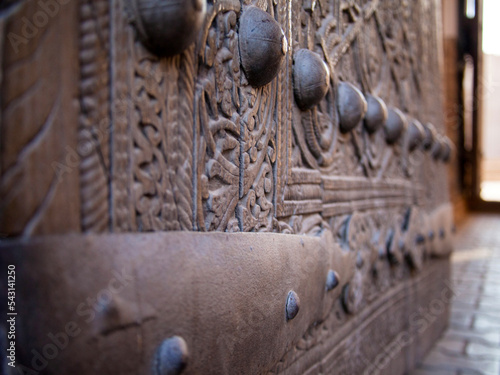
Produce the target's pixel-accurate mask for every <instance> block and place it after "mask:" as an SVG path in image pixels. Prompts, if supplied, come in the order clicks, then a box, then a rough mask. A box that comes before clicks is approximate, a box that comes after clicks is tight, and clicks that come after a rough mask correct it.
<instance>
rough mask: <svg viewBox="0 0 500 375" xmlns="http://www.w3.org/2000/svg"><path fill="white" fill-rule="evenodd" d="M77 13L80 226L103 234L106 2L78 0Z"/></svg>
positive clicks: (107, 157)
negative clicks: (78, 43) (78, 41)
mask: <svg viewBox="0 0 500 375" xmlns="http://www.w3.org/2000/svg"><path fill="white" fill-rule="evenodd" d="M79 11H80V56H79V58H80V116H79V129H78V151H79V154H80V157H81V161H80V197H81V226H82V231H84V232H105V231H107V230H108V229H109V224H110V223H109V203H110V202H109V198H110V191H109V170H110V152H109V148H110V144H109V140H110V118H109V105H110V96H109V95H110V86H109V85H110V79H109V78H110V77H109V43H110V9H109V2H108V1H107V0H95V1H90V0H81V2H80V8H79Z"/></svg>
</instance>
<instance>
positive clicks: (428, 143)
mask: <svg viewBox="0 0 500 375" xmlns="http://www.w3.org/2000/svg"><path fill="white" fill-rule="evenodd" d="M435 137H436V128H435V127H434V125H432V124H431V123H427V124H425V125H424V139H423V141H422V146H423V147H424V150H425V151H429V150H430V149H431V148H432V144H433V143H434V138H435Z"/></svg>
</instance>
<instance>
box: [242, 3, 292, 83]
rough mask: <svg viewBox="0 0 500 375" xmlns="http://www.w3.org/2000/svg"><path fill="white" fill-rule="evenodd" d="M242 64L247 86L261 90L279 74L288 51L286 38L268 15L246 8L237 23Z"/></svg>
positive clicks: (256, 9) (254, 8) (258, 10)
mask: <svg viewBox="0 0 500 375" xmlns="http://www.w3.org/2000/svg"><path fill="white" fill-rule="evenodd" d="M239 41H240V55H241V64H242V66H243V70H244V72H245V75H246V77H247V80H248V83H250V85H252V86H254V87H260V86H264V85H266V84H268V83H269V82H271V81H272V80H273V79H274V77H276V75H277V74H278V72H279V70H280V68H281V64H282V62H283V59H284V57H285V55H286V53H287V50H288V42H287V40H286V37H285V34H284V33H283V30H282V29H281V27H280V25H279V24H278V22H276V20H275V19H274V18H273V17H271V15H270V14H269V13H266V12H264V11H263V10H261V9H259V8H257V7H255V6H249V7H248V8H247V9H246V10H245V11H244V12H243V15H242V16H241V19H240V39H239Z"/></svg>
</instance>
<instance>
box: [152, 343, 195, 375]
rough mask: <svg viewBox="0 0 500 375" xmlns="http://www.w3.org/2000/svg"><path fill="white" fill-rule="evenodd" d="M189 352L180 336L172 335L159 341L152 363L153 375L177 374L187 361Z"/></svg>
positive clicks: (181, 370)
mask: <svg viewBox="0 0 500 375" xmlns="http://www.w3.org/2000/svg"><path fill="white" fill-rule="evenodd" d="M188 357H189V352H188V347H187V344H186V342H185V341H184V339H183V338H182V337H179V336H173V337H170V338H168V339H166V340H165V341H163V342H162V343H161V345H160V346H159V347H158V349H157V350H156V355H155V358H154V363H153V374H154V375H179V374H181V373H182V372H183V371H184V369H185V367H186V365H187V361H188Z"/></svg>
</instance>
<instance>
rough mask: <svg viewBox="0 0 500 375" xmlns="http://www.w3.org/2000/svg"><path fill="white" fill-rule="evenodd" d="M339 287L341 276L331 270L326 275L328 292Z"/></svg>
mask: <svg viewBox="0 0 500 375" xmlns="http://www.w3.org/2000/svg"><path fill="white" fill-rule="evenodd" d="M338 285H339V275H338V273H337V272H335V271H333V270H329V271H328V274H327V275H326V291H327V292H329V291H330V290H333V289H335V288H336V287H337V286H338Z"/></svg>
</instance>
